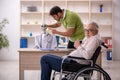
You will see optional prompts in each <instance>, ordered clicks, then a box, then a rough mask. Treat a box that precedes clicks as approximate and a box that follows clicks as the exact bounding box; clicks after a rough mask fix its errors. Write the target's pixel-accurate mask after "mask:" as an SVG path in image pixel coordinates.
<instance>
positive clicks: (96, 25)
mask: <svg viewBox="0 0 120 80" xmlns="http://www.w3.org/2000/svg"><path fill="white" fill-rule="evenodd" d="M90 24H92V25H93V26H94V27H95V29H96V30H98V28H99V26H98V24H97V23H96V22H91V23H90Z"/></svg>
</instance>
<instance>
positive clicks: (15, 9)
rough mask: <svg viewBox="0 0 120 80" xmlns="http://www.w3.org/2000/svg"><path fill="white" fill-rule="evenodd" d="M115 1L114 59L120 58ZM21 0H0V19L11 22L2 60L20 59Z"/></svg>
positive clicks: (117, 0) (119, 13)
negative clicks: (6, 47) (7, 45)
mask: <svg viewBox="0 0 120 80" xmlns="http://www.w3.org/2000/svg"><path fill="white" fill-rule="evenodd" d="M113 2H114V15H113V16H114V20H113V21H114V24H113V25H114V26H113V35H114V36H113V44H114V46H113V47H114V49H113V54H112V55H113V59H114V60H120V49H119V48H120V40H119V39H120V0H113ZM19 6H20V4H19V0H0V21H1V20H2V19H3V18H7V19H8V20H9V22H10V24H8V25H7V26H6V27H5V28H4V30H3V32H4V34H6V35H7V37H8V39H9V41H10V46H9V48H8V49H2V50H0V60H18V59H19V57H18V52H17V50H18V49H19V29H20V26H19V25H20V23H19V22H20V21H19V20H20V14H19V12H20V10H19V9H20V8H19Z"/></svg>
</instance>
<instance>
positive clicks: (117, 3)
mask: <svg viewBox="0 0 120 80" xmlns="http://www.w3.org/2000/svg"><path fill="white" fill-rule="evenodd" d="M113 2H114V10H113V12H114V15H113V18H114V26H113V44H114V45H113V47H114V49H113V54H112V56H113V59H114V60H120V0H113Z"/></svg>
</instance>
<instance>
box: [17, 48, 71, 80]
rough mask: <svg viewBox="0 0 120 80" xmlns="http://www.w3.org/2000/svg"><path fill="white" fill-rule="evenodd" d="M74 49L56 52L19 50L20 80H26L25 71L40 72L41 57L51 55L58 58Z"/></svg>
mask: <svg viewBox="0 0 120 80" xmlns="http://www.w3.org/2000/svg"><path fill="white" fill-rule="evenodd" d="M72 50H73V49H59V50H56V51H52V50H48V51H40V50H39V49H28V48H22V49H19V50H18V52H19V80H24V70H40V58H41V56H43V55H45V54H48V53H51V54H54V55H58V56H63V55H65V54H68V53H70V52H71V51H72Z"/></svg>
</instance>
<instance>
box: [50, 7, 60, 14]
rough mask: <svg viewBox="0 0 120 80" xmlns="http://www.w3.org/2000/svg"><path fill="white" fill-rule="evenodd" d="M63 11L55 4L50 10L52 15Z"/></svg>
mask: <svg viewBox="0 0 120 80" xmlns="http://www.w3.org/2000/svg"><path fill="white" fill-rule="evenodd" d="M59 12H60V13H62V9H61V8H60V7H58V6H54V7H53V8H51V10H50V13H49V14H50V15H57V14H58V13H59Z"/></svg>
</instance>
